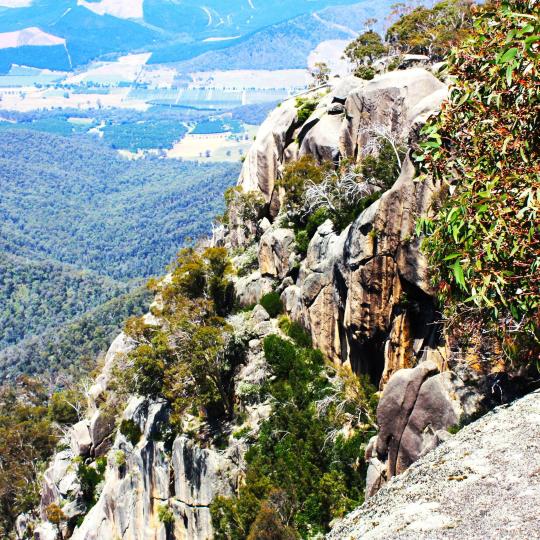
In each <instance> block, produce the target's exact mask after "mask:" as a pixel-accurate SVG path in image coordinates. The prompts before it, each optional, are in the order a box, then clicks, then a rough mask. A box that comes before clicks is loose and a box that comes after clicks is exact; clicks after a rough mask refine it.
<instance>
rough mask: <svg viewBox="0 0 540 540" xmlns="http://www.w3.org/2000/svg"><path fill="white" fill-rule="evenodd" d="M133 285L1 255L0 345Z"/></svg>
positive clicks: (50, 325)
mask: <svg viewBox="0 0 540 540" xmlns="http://www.w3.org/2000/svg"><path fill="white" fill-rule="evenodd" d="M132 286H133V285H132V284H130V283H129V282H124V283H121V282H116V281H114V280H112V279H110V278H107V277H103V276H100V275H98V274H95V273H93V272H90V271H88V270H79V269H77V268H74V267H71V266H66V265H61V264H57V263H54V262H52V261H32V260H28V259H24V258H22V257H17V256H14V255H10V254H7V253H4V254H3V255H2V257H1V258H0V349H1V348H3V347H7V346H10V345H14V344H16V343H17V342H19V341H20V340H21V339H24V338H26V337H29V336H31V335H33V334H42V333H43V332H45V331H46V330H49V329H51V328H54V327H56V326H58V325H61V324H63V323H65V322H67V321H70V320H72V319H74V318H76V317H79V316H81V315H83V314H84V313H85V312H87V311H88V310H90V309H92V308H95V307H97V306H99V305H101V304H104V303H105V302H107V301H109V300H111V299H112V298H115V297H117V296H120V295H122V294H125V293H126V292H128V291H129V290H130V288H131V287H132Z"/></svg>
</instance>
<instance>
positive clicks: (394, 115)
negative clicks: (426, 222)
mask: <svg viewBox="0 0 540 540" xmlns="http://www.w3.org/2000/svg"><path fill="white" fill-rule="evenodd" d="M446 95H447V87H446V85H445V84H444V82H441V80H439V79H438V78H437V77H436V76H435V75H434V74H433V73H431V72H430V71H428V70H425V69H419V68H416V69H410V70H405V71H395V72H391V73H386V74H383V75H380V76H378V77H376V78H375V79H374V80H373V81H370V82H366V81H363V80H360V79H356V78H354V77H351V78H348V79H344V80H339V81H337V82H335V83H334V84H333V85H332V86H330V87H324V88H319V89H316V90H313V91H312V92H310V93H308V94H307V95H305V96H302V98H301V99H302V100H304V101H301V102H299V101H298V100H295V99H292V100H289V101H287V102H285V103H283V104H282V105H281V106H280V107H278V108H277V109H276V110H275V111H274V112H273V113H272V114H271V115H270V117H269V118H268V119H267V121H266V122H265V123H264V125H263V126H262V127H261V129H260V132H259V134H258V136H257V140H256V142H255V143H254V145H253V148H252V149H251V150H250V152H249V154H248V155H247V158H246V161H245V165H244V168H243V170H242V173H241V176H240V179H239V183H238V190H237V191H236V198H233V199H232V203H230V204H229V209H228V216H227V220H226V226H225V227H223V228H222V229H221V230H219V231H216V234H215V235H214V238H213V240H212V242H213V245H222V246H225V247H227V249H228V250H229V253H230V254H231V256H232V257H233V263H234V265H235V267H236V268H237V269H238V270H239V271H238V277H237V278H236V280H235V288H236V297H237V300H238V302H239V303H240V304H241V305H243V306H244V307H246V308H248V307H252V306H253V305H254V304H257V303H258V302H259V301H260V300H261V298H262V297H263V296H264V295H265V294H267V293H269V292H270V291H278V292H279V294H280V295H281V300H282V302H283V305H284V307H285V311H286V314H287V315H288V316H289V317H290V319H291V320H293V321H296V322H298V323H300V324H301V325H302V326H303V327H304V328H305V329H307V330H308V332H309V334H310V335H311V339H312V342H313V346H314V347H315V348H318V349H320V350H321V351H322V352H323V353H324V355H325V356H326V358H327V359H328V361H329V362H331V363H333V364H334V365H335V366H349V367H350V368H352V370H353V371H354V372H355V373H356V374H358V375H367V376H368V377H369V379H370V380H371V382H372V383H373V384H374V385H376V386H377V387H378V389H379V391H380V402H379V406H378V410H377V426H378V435H377V436H376V437H375V438H373V439H372V440H371V442H370V444H369V446H368V447H367V449H366V452H365V456H366V459H367V460H368V462H369V469H368V479H367V489H366V495H367V496H368V497H369V496H373V495H375V493H376V492H377V491H378V490H379V489H380V488H381V486H383V485H384V484H385V483H386V482H387V481H389V480H390V479H391V478H392V477H393V476H395V475H399V474H400V473H402V472H403V471H405V470H406V469H408V468H409V467H410V466H411V465H412V464H413V463H415V462H416V461H417V460H418V459H419V458H421V456H423V455H424V454H426V453H427V452H429V451H430V450H432V449H433V448H435V447H436V446H437V445H438V444H439V443H440V442H443V441H445V440H446V439H447V438H448V437H449V434H448V429H449V428H451V427H453V426H457V425H460V424H462V423H465V422H467V421H468V420H470V419H471V418H473V417H474V415H476V414H477V413H478V412H479V411H480V410H481V409H482V407H485V406H486V405H488V406H489V405H491V404H492V403H493V402H494V401H496V400H499V401H500V400H501V399H502V400H504V399H506V398H507V396H506V395H505V393H506V387H505V384H504V381H505V377H506V376H505V375H504V374H501V373H498V371H497V367H496V366H492V365H489V363H483V362H482V361H480V360H479V359H478V358H475V359H471V358H468V357H466V356H465V355H464V354H462V352H461V350H460V349H459V347H456V346H455V344H453V343H451V342H449V340H448V339H447V337H446V336H445V335H444V333H443V331H442V329H441V327H440V325H439V322H440V317H441V316H440V314H439V313H438V312H437V305H436V301H435V298H434V293H433V291H432V288H431V284H430V281H429V276H428V268H427V263H426V260H425V258H424V256H423V255H422V253H421V251H420V239H419V238H417V237H416V235H415V224H416V222H417V220H418V218H419V217H420V216H423V215H427V214H429V212H430V211H431V206H432V202H433V200H434V198H435V197H437V196H438V193H439V190H440V186H438V185H437V184H436V183H435V182H434V181H433V180H432V179H430V178H425V177H424V178H417V172H416V169H415V166H414V164H413V161H412V159H411V153H412V149H413V148H414V146H415V143H416V140H417V138H418V134H419V130H420V128H421V127H422V125H423V124H424V123H425V121H426V119H427V118H428V117H429V116H430V115H432V114H435V113H436V112H437V110H438V109H439V107H440V105H441V103H442V102H443V100H444V99H445V97H446ZM305 102H308V103H310V104H311V110H310V111H309V115H308V117H307V118H305V117H304V116H303V115H301V114H300V109H301V108H302V105H301V103H305ZM381 136H383V138H385V139H386V140H389V141H400V144H402V145H404V146H405V149H406V151H405V153H404V156H403V159H402V163H400V165H401V172H400V174H399V178H398V179H397V181H396V182H395V183H394V184H393V185H392V186H390V187H389V188H388V189H386V190H383V189H381V188H377V189H379V190H380V191H379V195H380V197H378V198H377V199H376V200H374V201H373V202H372V203H371V204H369V205H368V206H367V208H366V209H365V210H364V211H363V212H362V213H361V214H360V215H359V216H358V217H357V218H355V219H354V220H353V222H352V223H350V224H348V225H347V226H346V227H345V228H344V229H343V230H337V228H336V227H335V225H334V223H333V222H332V221H331V220H327V221H325V222H324V223H322V224H321V225H320V226H319V227H318V228H317V230H316V232H315V233H314V235H313V237H312V238H311V240H310V241H309V245H308V247H307V251H306V252H305V253H303V252H301V250H299V249H298V247H297V240H296V232H295V231H294V230H293V227H292V226H291V224H290V223H289V221H288V219H287V216H286V214H285V212H284V201H285V197H286V192H285V188H284V187H283V185H282V183H281V182H280V180H281V179H282V177H283V174H284V170H285V168H286V167H287V166H288V165H289V164H291V163H295V162H297V161H298V160H300V159H302V157H303V156H312V157H313V158H314V159H315V160H316V161H318V162H320V163H322V162H329V163H331V164H333V166H334V167H337V166H339V165H340V164H343V163H350V164H352V165H354V164H356V163H359V162H361V161H362V160H363V159H364V158H365V156H366V155H370V154H375V155H376V154H377V150H376V145H374V144H373V143H374V141H375V140H376V139H379V138H380V137H381ZM248 202H249V204H250V205H251V206H249V205H248ZM240 269H241V271H240ZM159 303H160V298H159V297H158V299H157V301H156V304H155V306H158V307H159ZM155 306H154V307H155ZM153 313H154V314H153V315H148V316H147V318H146V323H147V324H149V325H151V326H153V327H160V326H162V325H163V324H165V323H164V321H163V320H162V319H161V318H160V315H159V309H153ZM229 323H230V324H231V325H233V326H235V327H236V328H238V329H239V332H243V333H244V334H246V335H248V337H247V338H246V342H247V343H248V344H249V345H248V350H247V359H246V361H245V363H244V364H243V366H242V367H241V369H239V370H238V372H237V373H236V374H235V378H234V388H235V395H237V396H239V395H241V394H242V392H244V393H245V388H247V387H250V388H253V387H259V386H261V385H262V384H263V383H264V382H265V381H266V380H268V377H269V372H268V366H267V364H266V361H265V358H264V354H263V353H262V350H261V339H263V338H264V337H265V336H267V335H269V334H272V333H279V332H280V330H279V328H278V324H277V321H276V319H272V318H271V317H270V316H269V314H268V313H267V312H266V311H265V310H264V309H263V308H262V307H261V306H260V305H258V306H257V307H255V309H254V310H252V311H246V312H243V313H242V312H241V313H239V314H237V315H233V316H231V317H230V320H229ZM133 348H134V343H133V342H132V340H131V339H130V338H128V337H127V336H126V335H124V334H122V335H121V336H119V337H118V339H117V340H116V341H115V342H114V343H113V345H112V347H111V350H110V351H109V354H108V356H107V359H106V363H105V367H104V369H103V372H102V374H101V376H100V377H99V378H98V379H97V381H96V383H95V385H94V387H93V388H92V389H91V390H90V392H89V412H88V418H87V420H83V421H82V422H80V423H79V424H77V425H75V426H73V427H72V428H71V430H70V431H69V433H68V434H67V435H66V439H65V443H66V444H65V446H66V448H64V449H63V450H62V451H61V452H59V453H58V454H57V455H56V456H55V458H54V460H53V462H52V464H51V465H50V467H49V469H48V470H47V472H46V473H45V475H44V483H43V491H42V504H41V507H42V518H43V519H44V522H43V523H41V524H39V525H38V526H37V527H36V529H35V533H34V537H35V538H36V539H39V540H52V539H56V538H57V537H58V534H59V530H60V531H61V534H62V535H64V537H67V536H70V535H71V537H72V538H74V539H76V540H106V539H112V538H114V539H121V540H143V539H144V540H146V539H148V540H150V539H163V540H166V539H170V538H175V539H184V538H185V539H193V540H205V539H208V538H212V536H213V530H212V520H211V516H210V510H209V507H210V504H211V503H212V501H213V500H214V499H215V498H216V497H217V496H218V495H219V496H230V495H233V494H235V493H237V492H238V489H239V487H240V486H241V485H243V482H244V472H245V453H246V450H247V447H248V442H247V441H246V439H243V438H241V437H235V436H233V434H232V433H231V432H229V433H228V435H227V437H226V440H225V441H224V444H223V443H222V444H221V445H219V446H218V445H217V444H201V443H199V442H197V437H195V438H193V437H190V436H186V435H185V434H182V435H179V436H178V435H175V434H174V433H171V431H170V426H169V421H168V416H169V414H170V408H169V406H168V403H167V402H166V401H164V400H160V399H149V398H143V397H137V396H131V397H129V400H128V401H127V404H125V405H123V409H122V410H120V411H117V410H114V408H113V407H112V406H111V403H113V402H114V396H115V389H114V388H112V387H111V384H110V383H111V377H112V373H113V372H114V370H115V369H120V370H122V369H123V366H124V365H127V364H126V362H127V360H126V355H129V353H130V351H131V350H132V349H133ZM495 390H496V392H495ZM531 400H532V401H527V402H524V403H525V404H527V403H536V401H537V400H536V396H535V397H534V398H531ZM523 406H525V405H523ZM531 406H532V405H531ZM512 410H514V409H512ZM516 410H519V409H516ZM270 413H271V404H270V403H269V402H268V401H262V402H261V401H259V402H258V401H257V400H256V399H255V400H253V401H252V402H250V403H249V404H248V405H247V406H246V409H245V416H246V420H245V425H244V428H247V429H248V431H251V433H256V432H257V429H258V427H259V426H260V424H261V421H262V420H263V419H265V418H268V417H269V415H270ZM498 415H499V416H498V417H500V418H503V417H504V418H506V416H508V421H509V419H510V418H511V413H510V412H505V411H503V412H501V413H498ZM505 415H506V416H505ZM121 421H123V422H122V424H123V425H126V426H131V428H132V429H131V431H132V432H135V433H136V436H130V434H129V433H127V431H126V430H125V429H124V430H122V429H120V430H118V429H117V426H118V425H119V424H120V422H121ZM494 421H495V419H491V420H489V421H487V422H488V423H486V424H482V425H481V426H480V427H479V428H471V430H469V431H463V432H462V433H461V434H460V435H459V436H458V437H459V439H456V440H459V441H461V444H463V445H464V444H466V442H467V440H468V439H467V434H468V433H473V434H475V433H476V432H475V431H474V430H475V429H479V430H480V431H479V433H478V434H475V435H474V436H475V437H477V438H478V437H479V438H481V437H487V436H488V432H489V430H488V427H489V426H491V425H493V422H494ZM505 421H506V420H505ZM490 422H491V423H490ZM186 426H187V427H186V430H185V432H186V433H192V432H194V431H196V430H197V429H198V428H200V425H199V424H197V422H196V420H195V419H194V418H191V419H190V418H187V419H186ZM482 426H485V429H484V428H483V427H482ZM456 444H458V443H447V444H446V446H444V447H442V449H440V450H438V453H437V454H431V456H439V458H440V459H441V460H443V459H444V456H445V455H446V453H449V452H452V451H453V450H452V448H454V449H455V448H456ZM456 451H457V450H456ZM455 455H457V454H455ZM429 459H430V460H434V459H437V458H436V457H430V458H429ZM452 459H457V458H452ZM501 459H502V458H501ZM421 463H422V465H420V466H416V467H414V468H413V469H411V471H410V472H409V473H408V475H406V476H403V477H401V478H400V480H399V481H398V482H394V481H392V482H391V483H390V484H389V486H388V487H387V488H383V491H382V492H381V494H380V495H377V496H375V497H374V498H373V499H371V501H370V502H369V503H368V506H367V507H366V509H364V510H361V511H360V513H359V514H355V515H354V516H353V517H352V518H351V519H350V520H349V521H347V522H345V523H344V524H342V525H340V526H339V527H338V528H336V529H335V530H334V532H333V533H332V536H331V537H332V538H341V537H345V536H343V535H349V537H351V538H353V537H357V536H355V534H357V533H356V531H357V529H356V521H357V518H358V516H360V517H362V519H363V517H364V515H366V516H368V515H369V519H371V518H372V516H374V517H373V519H372V521H379V518H378V517H376V514H377V512H382V510H380V509H379V510H378V508H379V506H378V505H381V504H384V505H385V507H388V506H389V504H390V503H389V498H390V496H391V494H392V493H394V492H399V486H405V485H406V482H408V479H414V478H418V477H419V475H420V473H421V471H423V470H424V469H426V468H428V467H429V464H430V463H431V462H430V461H422V462H421ZM81 464H82V465H81ZM463 466H464V465H463ZM463 466H460V467H461V468H460V469H459V471H458V472H457V473H455V471H453V469H452V471H450V469H449V468H448V467H449V465H448V466H446V465H445V467H444V468H443V467H442V466H441V468H440V470H439V472H440V471H443V470H444V474H447V473H448V475H450V474H452V475H454V476H456V477H457V476H460V477H461V476H463V474H465V473H463V470H462V469H463ZM475 467H476V465H475ZM88 469H91V470H92V471H95V474H94V473H92V474H93V475H94V476H93V477H94V478H96V476H97V482H94V483H95V484H96V485H94V486H93V490H92V492H91V493H90V494H88V490H86V499H87V500H86V501H84V500H83V499H84V498H85V496H84V493H85V485H83V483H84V480H81V471H86V472H87V471H88ZM447 469H448V471H447ZM473 469H474V471H473V472H474V474H473V473H471V474H472V475H473V476H475V477H479V475H480V472H478V471H479V470H480V469H478V471H477V470H476V469H475V468H474V467H473ZM456 470H457V469H456ZM467 470H468V469H467ZM471 470H472V469H471ZM439 472H434V473H433V474H439ZM440 474H443V472H440ZM467 475H469V473H467ZM439 476H440V475H439ZM480 476H481V475H480ZM441 478H442V477H441ZM455 482H456V485H457V486H458V487H459V486H465V485H466V484H467V482H463V483H461V482H459V481H458V480H455ZM415 485H416V484H415ZM452 485H453V484H452ZM478 486H480V484H478ZM478 486H477V487H478ZM86 487H87V486H86ZM448 489H450V488H448ZM448 489H447V490H446V491H444V492H442V493H440V494H439V495H440V501H442V500H443V499H444V500H446V498H448V497H449V491H448ZM475 489H476V488H475ZM478 489H480V488H479V487H478ZM401 490H402V492H400V493H405V487H401ZM88 497H90V498H91V499H92V498H93V500H92V501H91V503H89V500H88ZM400 497H405V495H400ZM399 500H401V499H399ZM437 500H439V499H437ZM397 501H398V499H396V502H395V505H398V502H397ZM440 501H439V502H438V503H437V504H442V503H441V502H440ZM51 504H57V505H58V506H60V507H61V508H62V511H63V514H64V516H65V518H66V519H64V520H63V521H62V523H61V524H53V523H50V522H48V521H46V520H47V518H50V515H49V514H48V512H47V508H50V505H51ZM392 504H394V503H392ZM418 504H420V503H418ZM422 504H423V503H422ZM426 504H427V503H426ZM430 504H431V503H430ZM434 504H435V503H434ZM89 508H90V509H89ZM422 508H424V507H422ZM422 508H420V507H419V511H420V510H422ZM88 509H89V510H88ZM424 510H425V512H427V513H432V514H433V516H434V515H435V514H434V513H435V511H436V507H435V506H429V504H428V506H425V508H424ZM424 510H422V511H424ZM396 511H397V510H396ZM370 512H371V513H370ZM388 512H389V514H388V515H390V517H391V516H392V515H393V514H392V513H391V512H390V511H388ZM441 515H442V514H441ZM433 516H432V517H433ZM443 517H444V519H443V518H442V517H441V520H442V521H444V523H446V522H448V523H454V522H455V516H454V515H450V514H448V515H446V514H445V516H443ZM430 519H431V518H430ZM437 519H438V518H437ZM433 520H435V517H433ZM445 520H446V521H445ZM385 523H386V521H385ZM411 523H412V521H411ZM19 525H20V527H19V529H20V531H21V534H24V533H23V531H24V530H25V525H26V524H25V518H24V516H22V517H21V518H20V521H19ZM57 525H58V526H57ZM362 526H363V525H362ZM370 526H371V525H370ZM384 526H385V527H389V526H388V525H384ZM373 527H374V528H376V526H375V525H373ZM358 530H359V529H358ZM366 530H367V529H366ZM385 530H389V529H385ZM456 530H459V528H458V529H456ZM392 531H394V529H392ZM362 534H364V533H363V532H362ZM374 534H375V533H374ZM377 534H378V533H377ZM381 534H382V536H381V535H379V536H377V535H375V536H372V537H373V538H383V537H384V538H389V537H394V536H391V535H390V536H385V535H384V534H385V533H381ZM392 534H393V532H392ZM407 534H409V533H407ZM410 534H413V533H410ZM422 534H424V533H422ZM426 534H427V533H426ZM437 534H439V533H437ZM413 536H414V535H413ZM413 536H404V537H411V538H412V537H413ZM362 537H363V536H362ZM396 537H397V536H396ZM419 537H420V536H416V538H419ZM424 537H427V536H424ZM429 537H430V538H434V537H435V536H429Z"/></svg>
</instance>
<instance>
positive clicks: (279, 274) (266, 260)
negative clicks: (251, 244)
mask: <svg viewBox="0 0 540 540" xmlns="http://www.w3.org/2000/svg"><path fill="white" fill-rule="evenodd" d="M293 251H294V231H292V230H291V229H269V230H268V231H267V232H265V233H264V234H263V236H262V238H261V241H260V242H259V268H260V272H261V274H262V275H263V276H270V277H274V278H278V279H283V278H284V277H285V276H286V275H287V274H288V273H289V270H290V268H291V266H292V264H291V263H292V262H293V261H292V260H291V256H293Z"/></svg>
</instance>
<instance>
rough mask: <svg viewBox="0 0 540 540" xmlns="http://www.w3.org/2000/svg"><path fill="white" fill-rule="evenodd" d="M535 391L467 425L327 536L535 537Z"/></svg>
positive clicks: (414, 539)
mask: <svg viewBox="0 0 540 540" xmlns="http://www.w3.org/2000/svg"><path fill="white" fill-rule="evenodd" d="M539 505H540V392H539V391H537V392H534V393H532V394H529V395H528V396H526V397H524V398H522V399H520V400H518V401H515V402H514V403H513V404H511V405H509V406H505V407H499V408H497V409H495V410H494V411H492V412H490V413H488V414H487V415H485V416H484V417H482V418H481V419H480V420H477V421H476V422H474V423H472V424H470V425H469V426H466V427H465V428H463V429H462V430H461V431H459V432H458V433H457V434H456V435H455V436H453V437H451V438H450V440H448V441H447V442H445V443H444V444H442V445H441V446H439V447H438V448H436V449H435V450H434V451H432V452H430V453H429V454H427V455H426V456H424V457H423V458H421V459H420V460H419V461H417V462H416V463H415V464H413V465H412V466H411V467H410V468H409V469H408V470H407V471H406V472H405V473H404V474H402V475H400V476H396V477H394V478H393V479H392V480H391V481H390V482H389V483H388V484H386V486H384V487H383V488H382V489H381V490H380V491H379V492H378V493H377V495H375V496H374V497H372V498H370V499H368V501H367V502H366V503H365V504H364V505H363V506H361V507H360V508H358V509H357V510H355V511H354V512H352V513H351V514H350V515H349V516H347V517H346V518H345V519H344V520H342V521H340V522H339V523H337V524H336V525H335V526H334V528H333V530H332V531H331V532H330V534H329V535H328V536H327V538H328V540H338V539H339V540H360V539H362V540H379V539H380V540H383V539H384V540H390V539H396V540H397V539H399V540H438V539H467V540H488V539H493V540H495V539H497V540H521V539H530V540H532V539H537V538H540V527H539V519H538V512H537V509H538V507H539Z"/></svg>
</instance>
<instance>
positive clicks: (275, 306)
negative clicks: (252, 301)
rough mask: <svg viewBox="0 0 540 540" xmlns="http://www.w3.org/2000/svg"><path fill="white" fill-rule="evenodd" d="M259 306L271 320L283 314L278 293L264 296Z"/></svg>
mask: <svg viewBox="0 0 540 540" xmlns="http://www.w3.org/2000/svg"><path fill="white" fill-rule="evenodd" d="M260 304H261V306H262V307H263V308H264V309H265V310H266V311H267V312H268V315H270V317H272V318H273V319H274V318H275V317H277V316H278V315H279V314H280V313H282V312H283V302H282V301H281V297H280V295H279V293H277V292H275V291H274V292H271V293H268V294H265V295H264V296H263V297H262V298H261V301H260Z"/></svg>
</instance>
